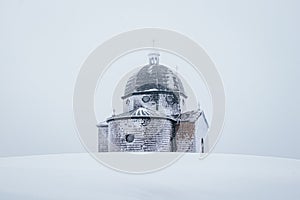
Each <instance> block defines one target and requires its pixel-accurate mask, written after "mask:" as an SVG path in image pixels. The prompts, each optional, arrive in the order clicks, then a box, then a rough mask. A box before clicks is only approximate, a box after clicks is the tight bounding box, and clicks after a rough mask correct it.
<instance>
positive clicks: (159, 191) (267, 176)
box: [0, 154, 300, 200]
mask: <svg viewBox="0 0 300 200" xmlns="http://www.w3.org/2000/svg"><path fill="white" fill-rule="evenodd" d="M198 158H199V155H197V154H186V155H184V156H183V157H182V158H181V159H180V160H178V161H177V162H176V163H174V164H173V165H171V166H170V167H168V168H165V169H163V170H160V171H157V172H154V173H148V174H139V175H136V174H135V175H134V174H126V173H122V172H117V171H114V170H112V169H109V168H107V167H105V166H103V165H101V164H99V163H98V162H97V161H95V160H94V159H93V158H92V157H91V156H90V155H89V154H59V155H40V156H24V157H7V158H0V199H1V200H2V199H3V200H9V199H14V200H15V199H22V200H31V199H39V200H40V199H42V200H43V199H63V200H66V199H72V200H74V199H80V200H83V199H88V200H90V199H97V200H99V199H122V200H127V199H139V200H143V199H147V200H148V199H149V200H157V199H205V200H206V199H218V200H227V199H251V200H253V199H255V200H257V199H272V200H274V199H280V200H281V199H288V200H292V199H295V200H296V199H297V200H298V199H300V189H299V188H300V160H294V159H286V158H274V157H259V156H248V155H233V154H211V155H209V156H208V157H207V158H206V159H204V160H199V159H198Z"/></svg>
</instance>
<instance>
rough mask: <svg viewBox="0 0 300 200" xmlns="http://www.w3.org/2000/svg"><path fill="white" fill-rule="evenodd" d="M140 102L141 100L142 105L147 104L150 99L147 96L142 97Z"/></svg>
mask: <svg viewBox="0 0 300 200" xmlns="http://www.w3.org/2000/svg"><path fill="white" fill-rule="evenodd" d="M142 100H143V102H144V103H147V102H149V101H150V97H149V96H143V98H142Z"/></svg>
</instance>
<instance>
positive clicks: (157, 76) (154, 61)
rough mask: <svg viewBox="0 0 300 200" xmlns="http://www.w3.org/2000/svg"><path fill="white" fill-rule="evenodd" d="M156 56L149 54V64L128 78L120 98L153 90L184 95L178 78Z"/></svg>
mask: <svg viewBox="0 0 300 200" xmlns="http://www.w3.org/2000/svg"><path fill="white" fill-rule="evenodd" d="M153 56H157V57H154V58H153ZM158 56H159V54H155V53H152V54H149V61H150V62H149V64H148V65H146V66H144V67H142V68H141V69H140V70H139V71H138V72H137V73H135V74H133V75H132V76H131V77H130V78H129V80H128V81H127V84H126V87H125V92H124V96H123V97H122V98H126V97H128V96H130V95H133V94H138V93H145V92H153V91H161V92H162V91H163V92H178V93H180V94H181V95H183V96H184V97H186V95H185V91H184V88H183V85H182V82H181V80H180V78H179V77H178V76H177V75H176V74H175V73H174V72H173V71H172V70H170V69H169V68H168V67H166V66H164V65H160V64H159V63H158Z"/></svg>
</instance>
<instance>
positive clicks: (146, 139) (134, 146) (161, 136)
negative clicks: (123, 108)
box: [108, 118, 173, 152]
mask: <svg viewBox="0 0 300 200" xmlns="http://www.w3.org/2000/svg"><path fill="white" fill-rule="evenodd" d="M172 130H173V128H172V122H171V121H170V120H168V119H157V118H152V119H150V118H148V119H147V118H129V119H118V120H112V121H109V122H108V135H109V136H108V137H109V142H108V151H131V152H144V151H164V152H169V151H171V143H170V140H171V134H172ZM132 139H133V140H132ZM131 140H132V141H131Z"/></svg>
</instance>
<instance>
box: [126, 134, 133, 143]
mask: <svg viewBox="0 0 300 200" xmlns="http://www.w3.org/2000/svg"><path fill="white" fill-rule="evenodd" d="M125 140H126V142H128V143H131V142H133V140H134V135H133V134H127V135H125Z"/></svg>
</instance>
